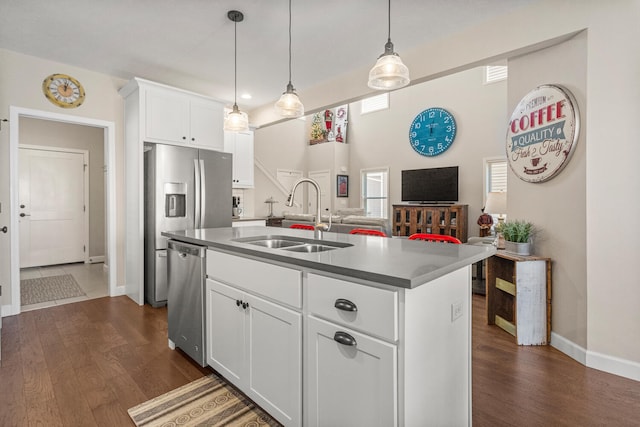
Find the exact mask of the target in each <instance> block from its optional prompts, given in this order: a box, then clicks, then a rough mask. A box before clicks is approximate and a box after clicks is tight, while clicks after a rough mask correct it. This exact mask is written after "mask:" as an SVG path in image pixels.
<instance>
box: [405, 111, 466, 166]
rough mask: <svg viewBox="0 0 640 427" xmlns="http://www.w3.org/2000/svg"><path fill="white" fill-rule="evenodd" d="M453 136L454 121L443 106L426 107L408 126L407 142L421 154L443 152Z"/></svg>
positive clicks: (428, 154) (430, 155) (454, 136)
mask: <svg viewBox="0 0 640 427" xmlns="http://www.w3.org/2000/svg"><path fill="white" fill-rule="evenodd" d="M455 138H456V121H455V119H454V118H453V115H451V113H449V112H448V111H447V110H445V109H444V108H436V107H434V108H427V109H426V110H424V111H423V112H422V113H420V114H418V115H417V116H416V117H415V119H413V122H411V127H410V128H409V143H410V144H411V147H412V148H413V149H414V150H415V151H416V152H417V153H418V154H422V155H423V156H429V157H433V156H437V155H438V154H442V153H444V152H445V151H446V150H447V149H448V148H449V147H451V144H453V140H454V139H455Z"/></svg>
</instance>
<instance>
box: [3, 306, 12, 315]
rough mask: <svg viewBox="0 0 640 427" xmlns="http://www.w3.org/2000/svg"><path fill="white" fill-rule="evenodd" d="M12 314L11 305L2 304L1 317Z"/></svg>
mask: <svg viewBox="0 0 640 427" xmlns="http://www.w3.org/2000/svg"><path fill="white" fill-rule="evenodd" d="M9 316H13V306H12V305H11V304H7V305H3V306H2V317H9Z"/></svg>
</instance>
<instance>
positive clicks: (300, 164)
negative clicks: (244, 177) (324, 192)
mask: <svg viewBox="0 0 640 427" xmlns="http://www.w3.org/2000/svg"><path fill="white" fill-rule="evenodd" d="M305 127H306V122H305V120H297V119H296V120H289V121H286V122H283V123H280V124H278V125H274V126H269V127H266V128H263V129H257V130H256V131H255V133H254V147H253V150H254V156H255V158H256V160H257V161H259V162H261V163H262V164H263V165H264V166H265V168H266V170H267V173H268V174H269V175H270V176H271V177H273V179H275V177H276V174H277V170H278V169H290V170H299V171H303V172H304V173H305V176H306V172H307V144H308V140H307V141H305ZM307 139H308V138H307ZM254 176H255V188H254V189H253V190H252V191H251V192H249V191H246V190H245V197H249V194H251V193H253V197H254V201H255V204H254V206H255V209H254V212H253V214H254V215H255V216H267V214H268V213H269V205H268V204H266V203H264V201H265V200H267V199H268V198H269V197H272V196H273V198H274V200H277V201H278V203H276V204H274V205H273V213H274V215H275V216H278V215H281V214H282V211H287V210H288V211H298V212H301V211H302V210H301V209H297V210H296V209H294V208H289V207H287V206H286V205H285V203H286V201H287V194H284V193H283V192H282V191H281V190H280V188H279V187H278V186H276V185H274V184H273V182H272V181H271V180H270V179H269V178H267V176H266V175H265V174H264V172H262V171H261V170H260V169H259V168H257V167H256V169H255V171H254ZM287 190H289V189H287ZM302 190H304V191H306V186H305V188H300V190H298V191H302ZM296 200H298V196H297V195H296Z"/></svg>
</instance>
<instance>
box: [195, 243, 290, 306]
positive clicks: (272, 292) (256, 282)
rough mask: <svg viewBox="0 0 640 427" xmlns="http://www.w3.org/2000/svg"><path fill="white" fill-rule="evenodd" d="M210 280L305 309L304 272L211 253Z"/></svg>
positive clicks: (209, 262) (214, 252)
mask: <svg viewBox="0 0 640 427" xmlns="http://www.w3.org/2000/svg"><path fill="white" fill-rule="evenodd" d="M207 277H210V278H212V279H216V280H220V281H222V282H225V283H229V284H232V285H233V286H236V287H239V288H242V289H245V290H247V291H249V292H252V293H254V294H256V295H262V296H265V297H267V298H271V299H273V300H275V301H279V302H282V303H283V304H287V305H289V306H291V307H297V308H302V272H301V271H298V270H294V269H292V268H286V267H280V266H278V265H273V264H268V263H266V262H260V261H255V260H252V259H247V258H243V257H239V256H235V255H229V254H225V253H221V252H217V251H212V250H208V251H207Z"/></svg>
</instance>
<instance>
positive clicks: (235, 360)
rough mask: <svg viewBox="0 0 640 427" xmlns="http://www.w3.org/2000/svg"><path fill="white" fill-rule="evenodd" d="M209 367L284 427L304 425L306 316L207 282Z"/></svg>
mask: <svg viewBox="0 0 640 427" xmlns="http://www.w3.org/2000/svg"><path fill="white" fill-rule="evenodd" d="M206 298H207V304H206V306H207V320H206V322H207V361H208V364H209V365H210V366H211V367H212V368H214V369H215V370H217V371H218V372H219V373H220V374H222V375H223V376H224V377H225V378H226V379H227V380H228V381H229V382H231V383H233V384H234V385H235V386H237V387H238V388H240V389H241V390H242V391H243V392H244V393H245V394H247V396H249V398H251V399H252V400H253V401H254V402H256V403H257V404H258V405H259V406H260V407H262V408H263V409H264V410H265V411H267V412H268V413H269V414H270V415H271V416H273V417H274V418H276V419H277V420H278V421H280V422H281V423H282V424H284V425H291V426H298V425H301V424H302V421H301V417H302V315H301V314H300V313H298V312H296V311H293V310H290V309H288V308H285V307H283V306H280V305H278V304H274V303H272V302H270V301H267V300H265V299H262V298H259V297H257V296H254V295H251V294H249V293H246V292H243V291H241V290H239V289H237V288H234V287H232V286H227V285H225V284H223V283H220V282H217V281H214V280H211V279H207V297H206Z"/></svg>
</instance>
